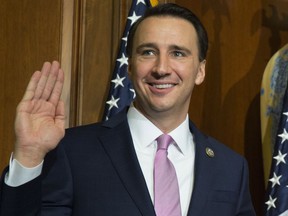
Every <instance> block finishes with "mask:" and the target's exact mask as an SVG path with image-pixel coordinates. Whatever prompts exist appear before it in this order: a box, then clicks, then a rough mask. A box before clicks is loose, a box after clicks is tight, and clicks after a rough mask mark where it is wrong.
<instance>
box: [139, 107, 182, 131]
mask: <svg viewBox="0 0 288 216" xmlns="http://www.w3.org/2000/svg"><path fill="white" fill-rule="evenodd" d="M135 108H136V109H137V110H138V111H139V112H141V113H142V114H143V115H144V116H145V117H146V118H147V119H149V120H150V121H151V122H152V123H153V124H154V125H155V126H156V127H157V128H159V129H160V130H161V131H162V132H163V133H166V134H167V133H169V132H171V131H173V130H174V129H175V128H177V127H178V126H179V125H180V124H182V123H183V122H184V121H185V119H186V116H187V112H185V113H184V112H182V114H180V115H179V114H178V113H177V114H175V113H176V112H168V111H167V112H162V111H153V112H151V111H150V112H146V111H145V110H144V109H141V107H139V106H137V105H136V106H135Z"/></svg>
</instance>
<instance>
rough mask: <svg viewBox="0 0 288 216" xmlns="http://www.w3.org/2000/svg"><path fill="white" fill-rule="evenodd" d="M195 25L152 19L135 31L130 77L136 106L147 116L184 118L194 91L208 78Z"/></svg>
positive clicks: (180, 21) (157, 18)
mask: <svg viewBox="0 0 288 216" xmlns="http://www.w3.org/2000/svg"><path fill="white" fill-rule="evenodd" d="M197 43H198V40H197V35H196V31H195V29H194V27H193V25H192V24H191V23H190V22H188V21H186V20H184V19H181V18H175V17H169V16H167V17H149V18H147V19H146V20H144V21H142V23H140V25H139V26H138V29H137V30H136V32H135V36H134V41H133V50H132V57H131V59H130V60H129V74H130V78H131V80H132V82H133V85H134V88H135V91H136V94H137V97H136V100H135V106H136V108H138V110H139V111H140V112H142V113H143V114H144V115H145V116H146V117H148V118H149V117H150V118H154V117H155V114H156V115H157V116H159V114H168V116H170V117H171V118H173V117H176V118H181V120H183V119H182V118H185V116H186V114H187V112H188V108H189V104H190V97H191V94H192V90H193V87H194V85H195V84H197V85H199V84H201V83H202V81H203V80H204V77H205V61H203V62H199V58H198V56H199V55H198V54H199V50H198V46H197Z"/></svg>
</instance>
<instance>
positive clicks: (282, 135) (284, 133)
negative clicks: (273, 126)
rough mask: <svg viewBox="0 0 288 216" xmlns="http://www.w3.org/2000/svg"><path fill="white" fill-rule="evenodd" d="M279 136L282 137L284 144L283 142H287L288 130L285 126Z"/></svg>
mask: <svg viewBox="0 0 288 216" xmlns="http://www.w3.org/2000/svg"><path fill="white" fill-rule="evenodd" d="M278 136H279V137H281V138H282V141H281V144H282V143H283V142H285V141H286V140H288V133H287V131H286V129H285V128H284V131H283V133H282V134H279V135H278Z"/></svg>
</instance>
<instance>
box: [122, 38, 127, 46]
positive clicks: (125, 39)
mask: <svg viewBox="0 0 288 216" xmlns="http://www.w3.org/2000/svg"><path fill="white" fill-rule="evenodd" d="M122 40H123V41H125V47H126V46H127V37H123V38H122Z"/></svg>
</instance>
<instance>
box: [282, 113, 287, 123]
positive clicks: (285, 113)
mask: <svg viewBox="0 0 288 216" xmlns="http://www.w3.org/2000/svg"><path fill="white" fill-rule="evenodd" d="M283 115H286V116H287V119H286V122H288V112H284V113H283Z"/></svg>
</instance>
